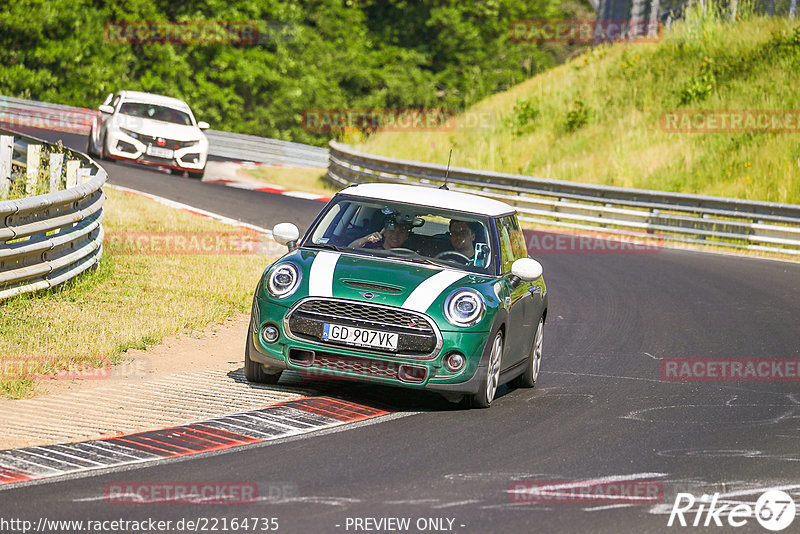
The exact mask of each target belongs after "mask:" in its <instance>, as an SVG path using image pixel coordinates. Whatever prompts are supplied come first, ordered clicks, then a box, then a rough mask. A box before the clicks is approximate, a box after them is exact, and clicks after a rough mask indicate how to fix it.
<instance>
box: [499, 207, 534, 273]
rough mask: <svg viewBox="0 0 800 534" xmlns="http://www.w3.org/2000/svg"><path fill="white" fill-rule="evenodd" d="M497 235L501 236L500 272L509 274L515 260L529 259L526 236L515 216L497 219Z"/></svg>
mask: <svg viewBox="0 0 800 534" xmlns="http://www.w3.org/2000/svg"><path fill="white" fill-rule="evenodd" d="M497 235H498V236H500V262H501V269H500V270H501V272H504V273H507V272H509V271H510V270H511V264H512V263H514V260H517V259H519V258H527V257H528V250H527V247H526V243H525V235H524V234H523V233H522V228H521V227H520V226H519V222H518V221H517V217H516V216H514V215H509V216H507V217H502V218H500V219H497Z"/></svg>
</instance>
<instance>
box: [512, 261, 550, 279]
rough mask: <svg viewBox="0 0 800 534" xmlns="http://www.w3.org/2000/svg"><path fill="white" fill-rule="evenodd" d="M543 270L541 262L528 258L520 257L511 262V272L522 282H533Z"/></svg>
mask: <svg viewBox="0 0 800 534" xmlns="http://www.w3.org/2000/svg"><path fill="white" fill-rule="evenodd" d="M543 271H544V269H543V268H542V264H541V263H539V262H538V261H536V260H532V259H530V258H520V259H518V260H516V261H514V263H512V264H511V274H512V275H514V276H516V277H517V278H519V279H520V280H522V281H523V282H533V281H534V280H536V279H537V278H539V277H540V276H542V272H543Z"/></svg>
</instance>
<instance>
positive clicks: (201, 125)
mask: <svg viewBox="0 0 800 534" xmlns="http://www.w3.org/2000/svg"><path fill="white" fill-rule="evenodd" d="M197 127H198V128H200V129H201V130H208V129H209V128H211V125H210V124H208V123H207V122H206V121H200V122H198V123H197Z"/></svg>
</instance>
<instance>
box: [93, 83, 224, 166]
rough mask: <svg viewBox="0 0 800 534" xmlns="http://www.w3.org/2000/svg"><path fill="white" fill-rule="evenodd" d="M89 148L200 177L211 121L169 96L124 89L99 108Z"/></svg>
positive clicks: (103, 156)
mask: <svg viewBox="0 0 800 534" xmlns="http://www.w3.org/2000/svg"><path fill="white" fill-rule="evenodd" d="M98 109H99V110H100V114H99V115H98V116H97V117H95V120H94V122H93V124H92V130H91V132H90V133H89V141H88V143H87V144H88V146H87V152H89V154H94V155H97V156H100V158H101V159H104V160H108V159H119V160H129V161H136V162H139V163H144V164H148V165H157V166H161V167H167V168H169V169H171V170H172V171H173V172H175V171H177V172H183V171H186V172H188V173H189V176H191V177H193V178H202V177H203V173H204V172H205V168H206V160H207V159H208V138H207V137H206V135H205V133H203V130H205V129H207V128H208V127H209V125H208V123H207V122H203V121H201V122H197V121H196V120H195V118H194V114H193V113H192V110H191V109H190V108H189V105H188V104H187V103H186V102H184V101H183V100H178V99H177V98H171V97H168V96H161V95H155V94H151V93H141V92H137V91H120V92H118V93H117V94H113V93H112V94H110V95H108V98H106V100H105V102H103V105H101V106H100V107H99V108H98Z"/></svg>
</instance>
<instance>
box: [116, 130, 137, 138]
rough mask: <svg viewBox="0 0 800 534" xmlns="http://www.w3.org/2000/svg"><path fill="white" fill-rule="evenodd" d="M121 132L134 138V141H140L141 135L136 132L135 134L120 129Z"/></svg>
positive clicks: (131, 131)
mask: <svg viewBox="0 0 800 534" xmlns="http://www.w3.org/2000/svg"><path fill="white" fill-rule="evenodd" d="M119 130H120V131H121V132H122V133H124V134H125V135H128V136H130V137H133V138H134V139H139V134H138V133H136V132H134V131H133V130H127V129H125V128H120V129H119Z"/></svg>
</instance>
